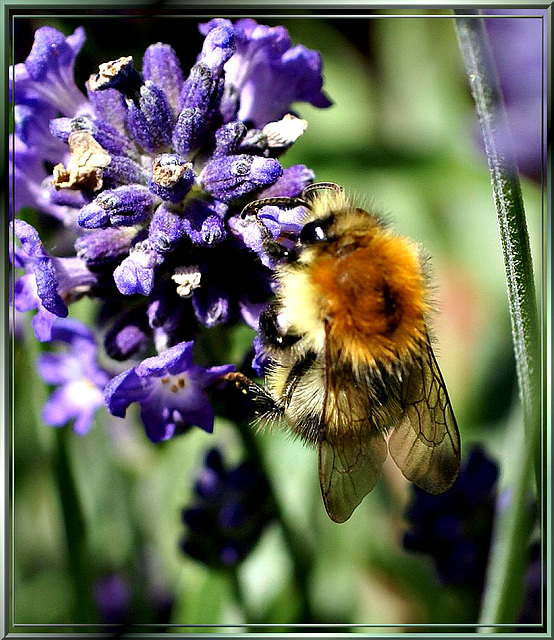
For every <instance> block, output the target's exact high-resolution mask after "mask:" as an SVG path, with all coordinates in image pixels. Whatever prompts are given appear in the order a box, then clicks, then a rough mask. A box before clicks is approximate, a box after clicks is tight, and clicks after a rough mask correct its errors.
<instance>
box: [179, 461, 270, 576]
mask: <svg viewBox="0 0 554 640" xmlns="http://www.w3.org/2000/svg"><path fill="white" fill-rule="evenodd" d="M195 494H196V495H195V504H194V506H191V507H188V508H186V509H184V510H183V513H182V519H183V523H184V524H185V525H186V527H187V531H186V534H185V536H184V538H183V539H182V541H181V549H182V551H183V552H184V553H186V554H187V555H188V556H190V557H192V558H194V559H196V560H199V561H200V562H202V563H204V564H206V565H208V566H209V567H213V568H216V569H225V568H228V567H232V566H235V565H237V564H238V563H240V562H242V560H244V559H245V558H246V556H247V555H248V554H249V553H250V551H251V550H252V549H253V547H254V545H255V544H256V542H257V541H258V540H259V538H260V536H261V534H262V532H263V530H264V528H265V526H266V525H267V524H268V522H269V521H270V520H271V518H272V515H273V512H272V509H271V499H270V491H269V485H268V483H267V480H266V478H265V476H264V475H263V474H262V473H261V472H260V471H259V470H258V468H257V467H256V465H255V464H254V463H253V462H250V461H246V462H243V463H241V464H239V465H238V466H237V467H234V468H230V469H229V468H226V467H225V465H224V463H223V459H222V456H221V454H220V452H219V451H218V450H217V449H211V450H210V451H209V452H208V453H207V454H206V458H205V463H204V467H203V468H202V470H201V471H200V473H199V474H198V477H197V480H196V484H195Z"/></svg>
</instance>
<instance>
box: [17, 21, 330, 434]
mask: <svg viewBox="0 0 554 640" xmlns="http://www.w3.org/2000/svg"><path fill="white" fill-rule="evenodd" d="M200 31H201V33H202V34H203V35H204V36H205V38H204V43H203V47H202V51H201V52H200V54H199V55H198V57H197V61H196V63H195V64H194V65H193V67H192V68H191V69H190V72H189V73H188V75H187V74H186V73H183V70H182V69H181V65H180V62H179V60H178V58H177V56H176V54H175V51H174V50H173V49H172V47H171V46H169V45H167V44H162V43H158V44H153V45H151V46H149V47H148V48H147V49H146V51H145V53H144V57H143V60H142V66H141V67H140V69H139V68H138V67H137V66H136V64H135V61H134V60H133V58H132V57H130V56H127V57H125V56H123V57H121V58H119V59H117V60H113V61H109V62H106V63H104V64H101V65H100V66H99V69H98V72H97V73H95V74H93V75H91V76H90V78H89V80H88V81H87V82H86V94H85V93H83V92H81V91H80V89H79V88H78V87H77V86H76V83H75V79H74V63H75V59H76V56H77V54H78V53H79V51H80V49H81V48H82V46H83V44H84V41H85V32H84V30H83V28H78V29H76V31H75V32H74V33H73V34H71V35H69V36H67V37H66V36H64V35H63V34H62V33H61V32H60V31H58V30H56V29H54V28H52V27H48V26H45V27H41V28H40V29H38V30H37V32H36V33H35V39H34V44H33V46H32V48H31V51H30V53H29V55H28V57H27V59H26V60H25V62H23V63H19V64H16V65H14V66H13V67H12V68H11V69H10V73H11V82H10V89H11V99H12V101H13V103H14V116H15V117H14V129H15V131H14V135H13V136H12V137H11V141H10V142H11V147H10V152H11V163H10V169H11V172H12V179H11V180H10V186H12V185H13V188H12V190H11V192H10V211H11V212H15V213H17V212H18V211H19V210H20V209H22V208H23V207H32V208H34V209H35V210H37V211H38V212H39V214H42V217H39V218H38V220H39V222H40V225H39V224H37V225H36V226H37V227H38V231H37V229H35V228H34V227H33V226H31V225H30V224H29V223H28V222H25V221H23V220H19V219H17V220H13V222H12V227H13V232H14V235H15V237H16V238H17V239H18V246H17V248H16V249H15V250H14V252H13V255H12V264H13V266H14V267H15V268H16V269H18V270H19V269H23V270H24V273H23V275H20V276H19V277H18V278H17V281H16V282H15V286H14V291H15V299H14V305H15V307H16V309H17V310H19V311H29V310H36V311H37V313H36V315H35V317H34V319H33V328H34V331H35V334H36V336H37V338H38V339H39V340H41V341H48V340H50V339H52V327H53V326H54V323H55V321H56V319H59V318H64V317H66V316H67V315H68V313H69V306H70V305H71V303H72V302H74V301H75V300H77V299H79V298H80V297H82V296H90V297H93V298H95V299H97V300H98V301H99V305H100V312H99V317H100V319H101V322H102V324H103V326H102V329H103V340H104V348H105V350H106V353H107V354H108V355H109V356H110V358H112V359H113V360H118V361H126V360H131V363H130V364H131V365H132V366H131V368H129V369H128V370H127V371H124V372H123V373H120V372H121V368H119V369H118V368H117V367H114V373H119V375H117V376H116V377H115V378H114V379H113V380H112V381H111V382H110V383H109V384H107V385H106V387H105V402H106V404H107V406H108V409H109V410H110V411H111V412H112V413H113V414H114V415H118V416H123V415H124V414H125V410H126V408H127V406H128V405H129V404H130V403H132V402H138V403H139V404H140V406H141V416H142V419H143V421H144V422H145V426H146V431H147V434H148V436H149V437H150V438H151V439H152V440H153V441H158V440H162V439H166V438H169V437H171V436H172V435H174V434H176V433H179V432H181V431H183V430H184V429H185V428H187V427H188V426H189V425H191V424H196V425H198V426H200V427H202V428H203V429H205V430H207V431H210V430H211V429H212V427H213V410H212V409H211V406H210V403H209V399H208V396H207V394H206V389H207V388H208V387H209V386H210V385H211V384H213V383H214V382H215V381H216V380H217V379H218V378H219V377H221V375H223V374H224V373H226V372H228V371H229V370H230V369H231V366H230V365H220V366H213V367H211V368H206V369H204V368H200V367H198V366H197V365H195V364H194V363H193V361H192V350H193V347H194V343H195V341H196V338H197V337H198V335H199V333H200V332H201V331H203V330H204V329H209V328H211V327H214V326H216V325H222V324H227V325H228V324H232V323H236V322H242V321H245V322H246V323H248V324H249V325H250V326H252V327H253V328H257V323H258V317H259V314H260V312H261V311H262V310H263V308H264V306H265V305H266V303H267V301H268V300H269V299H270V297H271V295H272V288H273V283H272V279H271V268H270V267H271V264H270V261H268V259H267V257H265V256H264V252H263V248H262V243H261V235H260V234H259V226H258V225H257V224H253V223H252V222H251V221H250V222H247V223H245V222H244V221H243V220H242V219H241V218H240V212H241V210H242V208H243V206H244V205H245V204H246V203H247V202H249V201H251V200H254V199H258V198H262V197H268V196H297V195H299V194H300V193H301V191H302V189H303V188H304V187H305V186H306V185H307V184H309V183H310V182H312V181H313V179H314V175H313V173H312V172H311V171H310V170H309V169H308V168H307V167H305V166H304V165H295V166H291V167H288V168H284V167H283V166H282V165H281V162H280V160H279V158H280V156H281V155H282V154H283V153H284V152H285V151H286V150H287V149H288V148H289V147H290V146H291V145H292V144H293V143H294V142H295V141H296V140H297V139H298V137H299V136H300V135H302V133H303V131H304V130H305V128H306V122H305V121H304V120H301V119H300V118H299V117H297V116H296V115H295V114H294V113H293V112H292V109H291V105H292V104H293V103H296V102H309V103H311V104H313V105H315V106H317V107H326V106H328V105H329V104H330V102H329V100H328V98H327V97H326V96H325V94H324V93H323V92H322V76H321V59H320V56H319V54H318V53H317V52H315V51H310V50H308V49H306V48H305V47H303V46H301V45H297V46H292V43H291V41H290V38H289V36H288V33H287V31H286V29H285V28H283V27H273V28H270V27H267V26H264V25H260V24H257V23H256V22H255V21H254V20H251V19H242V20H238V21H236V22H235V23H232V22H231V21H230V20H226V19H213V20H211V21H209V22H207V23H204V24H201V25H200ZM283 215H284V214H282V213H279V212H273V213H271V212H269V213H268V214H267V215H266V217H267V224H268V228H269V229H270V232H271V234H272V235H274V237H278V236H279V235H280V233H281V232H282V231H285V232H289V233H290V231H291V228H295V224H296V226H298V220H296V219H294V215H290V212H289V215H288V218H290V219H288V218H287V219H285V218H286V216H285V218H283ZM12 217H13V216H12ZM53 219H55V221H57V227H60V226H63V228H64V236H63V237H64V242H65V243H66V244H67V239H68V238H70V245H69V247H70V250H69V251H64V253H63V255H60V256H56V255H53V253H52V251H51V250H50V249H49V243H48V244H46V246H45V244H44V238H45V237H46V236H43V237H42V239H41V236H40V235H39V231H40V234H43V231H44V229H46V228H48V226H50V227H51V226H52V225H51V223H52V221H53ZM52 246H57V245H56V242H55V240H52ZM260 258H262V259H261V260H260ZM155 352H157V354H158V355H152V354H153V353H155ZM146 356H151V357H146ZM143 357H146V359H145V360H143V361H142V362H141V358H143ZM213 364H214V365H216V364H218V363H213Z"/></svg>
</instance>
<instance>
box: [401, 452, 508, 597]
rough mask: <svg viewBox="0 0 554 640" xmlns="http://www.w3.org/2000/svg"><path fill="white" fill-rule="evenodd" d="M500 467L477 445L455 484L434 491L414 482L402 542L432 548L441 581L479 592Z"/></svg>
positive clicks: (415, 547) (410, 547)
mask: <svg viewBox="0 0 554 640" xmlns="http://www.w3.org/2000/svg"><path fill="white" fill-rule="evenodd" d="M497 478H498V468H497V466H496V464H495V463H494V462H493V461H492V460H490V459H489V458H488V457H487V456H486V455H485V453H484V452H483V451H482V450H481V449H480V448H474V449H473V450H472V451H471V453H470V455H469V457H468V459H467V460H466V462H465V464H464V465H463V467H462V468H461V470H460V474H459V476H458V478H457V479H456V482H455V483H454V484H453V485H452V488H451V489H450V490H449V491H447V492H446V493H443V494H441V495H430V494H428V493H426V492H425V491H423V490H422V489H419V488H418V487H416V486H413V487H412V492H413V498H412V502H411V504H410V506H409V508H408V512H407V517H408V520H409V522H410V528H409V529H408V531H407V532H406V533H405V535H404V547H405V548H406V549H408V550H410V551H418V552H423V553H427V554H430V555H431V557H432V558H433V561H434V564H435V567H436V569H437V573H438V575H439V577H440V579H441V581H442V582H443V583H445V584H449V585H463V586H469V587H472V588H473V589H474V590H475V591H476V592H477V593H478V594H480V593H481V589H482V586H483V579H484V576H485V572H486V566H487V558H488V553H489V546H490V540H491V532H492V523H493V517H494V510H495V502H496V497H497V491H496V480H497Z"/></svg>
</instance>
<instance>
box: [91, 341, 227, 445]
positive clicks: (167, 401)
mask: <svg viewBox="0 0 554 640" xmlns="http://www.w3.org/2000/svg"><path fill="white" fill-rule="evenodd" d="M193 346H194V343H193V342H182V343H180V344H178V345H175V346H174V347H171V348H170V349H167V350H166V351H163V352H162V353H160V355H158V356H153V357H151V358H147V359H146V360H143V361H142V362H141V363H140V364H139V365H137V366H136V367H133V368H132V369H129V370H128V371H125V372H124V373H121V374H120V375H118V376H116V377H115V378H113V379H112V380H111V381H110V382H109V384H108V385H107V387H106V390H105V395H104V397H105V401H106V405H107V406H108V409H109V411H110V412H111V413H112V414H113V415H114V416H119V417H121V418H123V417H124V416H125V413H126V411H127V407H128V406H129V405H130V404H131V403H133V402H138V403H139V404H140V409H141V419H142V422H143V424H144V426H145V429H146V435H147V436H148V437H149V438H150V440H152V442H159V441H161V440H167V439H168V438H171V437H172V436H173V435H175V434H176V433H179V432H183V431H184V430H185V429H188V428H189V427H190V426H192V425H196V426H199V427H200V428H201V429H204V431H207V432H208V433H211V432H212V431H213V425H214V411H213V408H212V406H211V404H210V399H209V396H208V394H207V392H206V390H207V388H208V387H209V386H210V385H212V384H213V383H215V382H216V381H217V380H218V379H220V378H221V376H223V375H224V374H226V373H229V372H230V371H233V370H234V366H233V365H222V366H217V367H210V368H209V369H205V368H204V367H200V366H199V365H196V364H194V362H193V360H192V349H193Z"/></svg>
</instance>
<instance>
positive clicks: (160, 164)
mask: <svg viewBox="0 0 554 640" xmlns="http://www.w3.org/2000/svg"><path fill="white" fill-rule="evenodd" d="M194 179H195V176H194V172H193V170H192V165H190V164H187V163H186V162H185V161H184V160H183V159H182V158H181V157H180V156H179V155H177V154H176V153H164V154H162V155H160V156H158V157H157V158H156V159H155V160H154V164H153V166H152V177H151V179H150V182H149V185H148V186H149V188H150V191H151V192H152V193H154V194H155V195H157V196H158V197H160V198H161V199H162V200H169V201H170V202H180V201H181V200H182V199H183V198H184V197H185V196H186V195H187V193H188V192H189V191H190V189H191V187H192V185H193V184H194Z"/></svg>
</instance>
